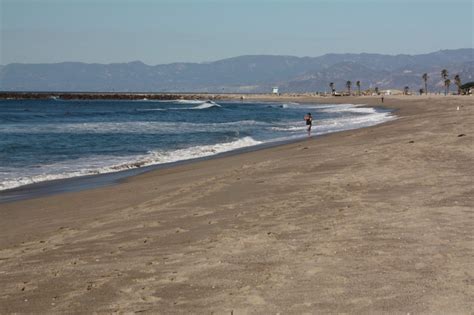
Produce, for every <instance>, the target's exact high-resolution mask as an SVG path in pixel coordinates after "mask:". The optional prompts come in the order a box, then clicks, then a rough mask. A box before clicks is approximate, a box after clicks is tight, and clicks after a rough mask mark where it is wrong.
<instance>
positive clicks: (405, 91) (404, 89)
mask: <svg viewBox="0 0 474 315" xmlns="http://www.w3.org/2000/svg"><path fill="white" fill-rule="evenodd" d="M409 90H410V87H408V86H405V87H404V88H403V94H405V95H408V91H409Z"/></svg>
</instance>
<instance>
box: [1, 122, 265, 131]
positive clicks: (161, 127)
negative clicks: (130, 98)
mask: <svg viewBox="0 0 474 315" xmlns="http://www.w3.org/2000/svg"><path fill="white" fill-rule="evenodd" d="M266 125H268V124H267V123H265V122H259V121H255V120H240V121H235V122H224V123H212V124H209V123H202V124H199V123H186V122H157V121H134V122H94V123H70V124H41V125H36V126H31V127H29V129H28V130H26V131H27V132H32V133H41V132H45V133H46V132H47V133H74V134H86V133H123V134H137V133H139V134H156V133H173V134H177V133H187V132H209V131H225V130H228V127H233V128H237V129H241V128H245V127H250V126H266ZM24 132H25V127H24V126H23V125H21V124H19V125H13V124H12V125H4V126H2V125H0V133H2V134H6V133H24Z"/></svg>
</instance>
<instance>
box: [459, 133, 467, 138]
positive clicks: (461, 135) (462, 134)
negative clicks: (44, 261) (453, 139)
mask: <svg viewBox="0 0 474 315" xmlns="http://www.w3.org/2000/svg"><path fill="white" fill-rule="evenodd" d="M465 135H466V134H464V133H461V134H459V135H458V137H464V136H465Z"/></svg>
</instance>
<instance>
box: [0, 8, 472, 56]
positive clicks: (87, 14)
mask: <svg viewBox="0 0 474 315" xmlns="http://www.w3.org/2000/svg"><path fill="white" fill-rule="evenodd" d="M473 16H474V9H473V1H472V0H352V1H351V0H323V1H321V0H313V1H310V0H155V1H151V0H0V64H3V65H5V64H9V63H14V62H20V63H55V62H64V61H80V62H87V63H115V62H130V61H136V60H140V61H142V62H144V63H146V64H149V65H156V64H165V63H172V62H209V61H215V60H219V59H224V58H229V57H235V56H240V55H260V54H271V55H292V56H311V57H316V56H320V55H323V54H326V53H361V52H368V53H383V54H392V55H395V54H421V53H429V52H433V51H437V50H440V49H457V48H472V47H473V42H474V38H473V29H474V25H473Z"/></svg>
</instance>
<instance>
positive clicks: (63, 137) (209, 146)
mask: <svg viewBox="0 0 474 315" xmlns="http://www.w3.org/2000/svg"><path fill="white" fill-rule="evenodd" d="M308 112H311V113H312V116H313V129H312V136H315V135H316V136H317V135H321V134H326V133H331V132H337V131H342V130H349V129H356V128H361V127H367V126H372V125H375V124H379V123H382V122H385V121H388V120H391V119H394V116H393V115H392V114H391V112H390V111H388V110H385V109H381V108H369V107H361V106H356V105H352V104H344V105H320V104H318V105H316V104H315V105H311V104H297V103H268V102H245V101H242V102H240V101H233V102H230V101H219V102H218V103H215V102H210V101H207V102H204V101H185V100H179V101H151V100H142V101H103V100H97V101H79V100H77V101H76V100H60V99H50V100H0V190H8V189H11V188H15V187H19V186H23V185H28V184H32V183H38V182H43V181H49V180H54V179H62V178H72V177H78V176H85V175H94V174H102V173H111V172H118V171H122V170H127V169H133V168H140V167H144V166H148V165H156V164H164V163H170V162H176V161H183V160H189V159H194V158H200V157H206V156H212V155H216V154H219V153H223V152H228V151H232V150H236V149H239V148H244V147H252V146H256V145H259V144H265V143H272V142H279V141H285V140H288V141H291V140H293V139H301V138H304V137H307V136H308V135H307V133H306V126H305V121H304V120H303V117H304V115H305V114H306V113H308Z"/></svg>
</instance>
